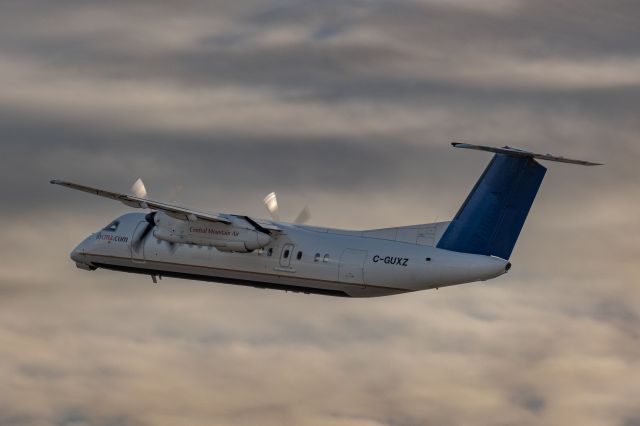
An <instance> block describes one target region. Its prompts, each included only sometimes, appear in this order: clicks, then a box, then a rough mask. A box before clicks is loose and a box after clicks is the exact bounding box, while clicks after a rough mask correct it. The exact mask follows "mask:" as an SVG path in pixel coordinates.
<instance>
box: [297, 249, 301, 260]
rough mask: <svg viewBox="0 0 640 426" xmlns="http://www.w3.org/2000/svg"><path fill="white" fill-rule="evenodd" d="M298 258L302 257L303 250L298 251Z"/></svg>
mask: <svg viewBox="0 0 640 426" xmlns="http://www.w3.org/2000/svg"><path fill="white" fill-rule="evenodd" d="M296 259H298V260H300V259H302V252H301V251H299V252H298V255H297V256H296Z"/></svg>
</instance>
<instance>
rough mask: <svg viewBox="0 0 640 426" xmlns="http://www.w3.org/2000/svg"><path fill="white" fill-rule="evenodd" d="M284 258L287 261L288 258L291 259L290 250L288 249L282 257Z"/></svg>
mask: <svg viewBox="0 0 640 426" xmlns="http://www.w3.org/2000/svg"><path fill="white" fill-rule="evenodd" d="M282 257H284V258H285V259H288V258H289V249H286V250H285V251H284V254H283V255H282Z"/></svg>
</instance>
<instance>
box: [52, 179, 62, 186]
mask: <svg viewBox="0 0 640 426" xmlns="http://www.w3.org/2000/svg"><path fill="white" fill-rule="evenodd" d="M60 182H61V181H60V180H58V179H51V180H50V181H49V183H52V184H54V185H57V184H59V183H60Z"/></svg>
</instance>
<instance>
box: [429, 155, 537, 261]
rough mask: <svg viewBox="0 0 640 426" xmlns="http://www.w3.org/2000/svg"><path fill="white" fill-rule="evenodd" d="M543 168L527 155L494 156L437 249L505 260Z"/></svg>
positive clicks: (512, 245)
mask: <svg viewBox="0 0 640 426" xmlns="http://www.w3.org/2000/svg"><path fill="white" fill-rule="evenodd" d="M546 171H547V169H546V168H545V167H543V166H542V165H540V164H539V163H538V162H537V161H535V160H534V159H533V158H532V157H530V156H527V155H509V154H507V153H505V154H502V153H498V154H496V155H494V157H493V159H492V160H491V162H490V163H489V165H488V166H487V168H486V169H485V171H484V173H483V174H482V176H481V177H480V179H479V180H478V182H477V183H476V185H475V187H474V188H473V190H472V191H471V193H470V194H469V196H468V197H467V199H466V201H465V202H464V204H463V205H462V207H461V208H460V210H459V211H458V213H457V214H456V216H455V218H454V219H453V221H452V222H451V224H450V225H449V227H448V228H447V230H446V231H445V233H444V235H443V236H442V238H441V239H440V241H439V242H438V248H441V249H445V250H452V251H458V252H463V253H473V254H485V255H492V256H497V257H500V258H502V259H509V257H510V256H511V252H512V251H513V247H514V246H515V244H516V240H517V239H518V236H519V235H520V231H521V230H522V226H523V225H524V222H525V220H526V218H527V214H528V213H529V210H530V209H531V205H532V204H533V200H534V199H535V197H536V194H537V193H538V189H539V188H540V184H541V183H542V179H543V178H544V175H545V173H546Z"/></svg>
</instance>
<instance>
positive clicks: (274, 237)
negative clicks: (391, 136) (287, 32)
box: [51, 143, 598, 297]
mask: <svg viewBox="0 0 640 426" xmlns="http://www.w3.org/2000/svg"><path fill="white" fill-rule="evenodd" d="M452 145H453V146H454V147H456V148H467V149H474V150H480V151H488V152H492V153H494V156H493V159H492V160H491V162H490V163H489V165H488V166H487V168H486V169H485V171H484V173H483V174H482V176H480V179H479V180H478V182H477V183H476V185H475V187H474V188H473V189H472V191H471V193H470V194H469V196H468V197H467V199H466V201H465V202H464V203H463V204H462V207H461V208H460V210H459V211H458V213H457V214H456V215H455V217H454V218H453V220H451V221H450V222H437V223H427V224H421V225H412V226H400V227H394V228H382V229H370V230H364V231H346V230H339V229H332V228H324V227H317V226H309V225H304V224H302V223H300V222H304V221H305V219H306V218H308V217H309V214H308V212H306V211H303V212H302V214H301V215H300V217H299V218H298V220H296V222H298V223H296V222H294V223H286V222H282V221H279V220H277V199H276V196H275V194H274V193H272V194H269V195H268V196H267V198H266V199H265V205H266V207H267V209H268V210H269V211H270V212H271V213H272V217H273V218H274V220H264V219H255V218H251V217H249V216H246V215H241V214H225V213H204V212H199V211H196V210H192V209H188V208H185V207H180V206H175V205H172V204H167V203H162V202H158V201H153V200H150V199H147V198H146V190H145V188H144V184H143V183H142V181H141V180H138V181H136V183H135V184H134V186H133V187H132V191H133V192H134V193H135V194H136V195H127V194H122V193H117V192H111V191H104V190H101V189H95V188H91V187H88V186H83V185H78V184H75V183H70V182H65V181H61V180H52V181H51V183H53V184H56V185H62V186H65V187H67V188H72V189H76V190H79V191H84V192H88V193H90V194H94V195H98V196H101V197H106V198H109V199H112V200H116V201H120V202H122V203H124V204H125V205H127V206H129V207H133V208H139V209H145V210H151V212H150V213H147V214H144V213H127V214H124V215H122V216H120V217H118V218H117V219H115V220H113V221H112V222H111V223H109V224H108V225H107V226H106V227H104V228H103V229H101V230H99V231H98V232H96V233H94V234H91V235H90V236H89V237H87V238H86V239H85V240H84V241H82V242H81V243H80V244H79V245H78V246H77V247H76V248H75V249H74V250H73V252H72V253H71V259H72V260H73V261H74V262H75V263H76V265H77V267H78V268H80V269H85V270H88V271H93V270H95V269H98V268H103V269H111V270H115V271H121V272H133V273H138V274H146V275H150V276H151V278H152V279H153V281H154V282H157V279H158V278H162V277H175V278H187V279H195V280H202V281H210V282H216V283H227V284H237V285H246V286H253V287H258V288H271V289H279V290H289V291H295V292H303V293H315V294H323V295H330V296H345V297H373V296H386V295H392V294H398V293H405V292H410V291H416V290H425V289H432V288H439V287H444V286H450V285H455V284H463V283H468V282H474V281H485V280H489V279H491V278H495V277H498V276H500V275H502V274H504V273H506V272H508V271H509V269H510V268H511V263H510V262H509V257H510V256H511V252H512V250H513V247H514V245H515V243H516V240H517V238H518V236H519V234H520V231H521V229H522V226H523V224H524V222H525V219H526V217H527V215H528V213H529V210H530V208H531V205H532V204H533V201H534V198H535V196H536V194H537V192H538V189H539V187H540V184H541V183H542V179H543V178H544V175H545V172H546V168H545V167H543V166H542V165H541V164H540V163H538V161H536V160H547V161H555V162H563V163H572V164H579V165H584V166H595V165H598V163H591V162H588V161H580V160H571V159H567V158H564V157H557V156H553V155H550V154H534V153H532V152H527V151H522V150H519V149H515V148H511V147H508V146H506V147H503V148H494V147H489V146H481V145H471V144H465V143H453V144H452Z"/></svg>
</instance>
